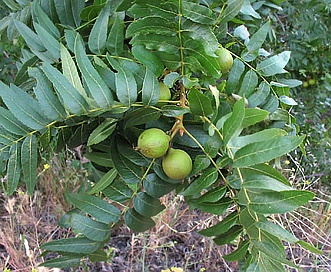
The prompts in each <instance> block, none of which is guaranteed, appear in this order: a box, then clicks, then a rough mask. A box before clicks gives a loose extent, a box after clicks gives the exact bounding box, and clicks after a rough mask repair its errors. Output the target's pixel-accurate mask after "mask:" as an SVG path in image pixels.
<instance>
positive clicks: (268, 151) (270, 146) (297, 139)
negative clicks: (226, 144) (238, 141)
mask: <svg viewBox="0 0 331 272" xmlns="http://www.w3.org/2000/svg"><path fill="white" fill-rule="evenodd" d="M303 139H304V137H302V136H281V137H278V138H273V139H271V140H266V141H262V142H257V143H251V144H248V145H246V146H244V147H242V148H241V149H239V150H238V151H237V152H236V154H235V156H234V160H233V166H234V167H246V166H251V165H254V164H259V163H263V162H268V161H270V160H272V159H275V158H277V157H280V156H282V155H285V154H286V153H288V152H290V151H292V150H293V149H295V148H296V147H297V146H298V145H299V144H300V143H301V142H302V141H303Z"/></svg>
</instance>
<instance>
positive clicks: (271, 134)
mask: <svg viewBox="0 0 331 272" xmlns="http://www.w3.org/2000/svg"><path fill="white" fill-rule="evenodd" d="M285 135H287V132H286V131H285V130H282V129H279V128H269V129H265V130H262V131H259V132H255V133H253V134H250V135H245V136H240V137H236V138H234V139H232V140H231V142H230V144H229V147H230V148H231V149H232V151H233V153H235V151H236V150H237V149H240V148H242V147H243V146H245V145H248V144H251V143H256V142H262V141H265V139H269V140H271V139H273V138H279V137H281V136H285Z"/></svg>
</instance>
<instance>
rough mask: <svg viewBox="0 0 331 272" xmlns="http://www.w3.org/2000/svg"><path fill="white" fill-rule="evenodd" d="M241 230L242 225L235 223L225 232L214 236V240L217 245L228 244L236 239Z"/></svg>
mask: <svg viewBox="0 0 331 272" xmlns="http://www.w3.org/2000/svg"><path fill="white" fill-rule="evenodd" d="M242 231H243V227H242V226H238V225H235V226H233V227H231V228H230V229H229V230H228V231H227V232H225V233H223V234H221V235H217V236H216V238H214V242H215V244H216V245H218V246H221V245H225V244H229V243H231V242H232V241H233V240H234V239H236V238H237V237H238V235H239V234H240V233H241V232H242Z"/></svg>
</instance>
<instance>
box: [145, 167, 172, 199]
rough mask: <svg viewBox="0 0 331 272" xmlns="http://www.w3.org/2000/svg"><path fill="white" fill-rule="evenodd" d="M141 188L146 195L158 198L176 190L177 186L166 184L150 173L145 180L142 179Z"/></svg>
mask: <svg viewBox="0 0 331 272" xmlns="http://www.w3.org/2000/svg"><path fill="white" fill-rule="evenodd" d="M143 187H144V189H145V191H146V193H147V194H148V195H150V196H152V197H154V198H159V197H161V196H164V195H166V194H168V193H170V192H171V191H172V190H174V189H176V188H177V187H178V185H177V184H171V183H168V182H166V181H164V180H162V179H160V178H159V177H158V176H157V175H156V174H154V173H152V174H148V175H147V176H146V179H144V182H143Z"/></svg>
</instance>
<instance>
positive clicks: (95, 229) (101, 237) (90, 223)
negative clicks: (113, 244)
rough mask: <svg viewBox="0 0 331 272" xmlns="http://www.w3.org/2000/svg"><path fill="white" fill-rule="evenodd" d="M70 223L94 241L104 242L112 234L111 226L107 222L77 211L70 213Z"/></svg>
mask: <svg viewBox="0 0 331 272" xmlns="http://www.w3.org/2000/svg"><path fill="white" fill-rule="evenodd" d="M69 225H70V226H71V227H72V228H73V229H74V230H76V231H77V232H79V233H81V234H83V235H84V236H85V237H86V238H88V239H91V240H92V241H97V242H102V241H105V240H106V239H108V238H109V236H110V228H109V226H108V225H107V224H104V223H100V222H96V221H94V220H93V219H91V218H89V217H87V216H84V215H80V214H77V213H71V214H70V218H69Z"/></svg>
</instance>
